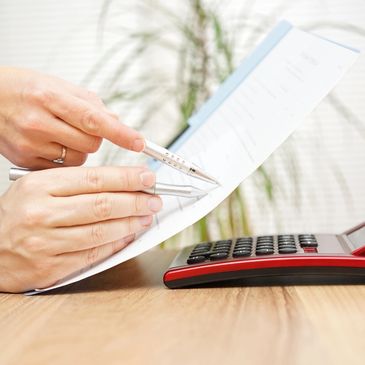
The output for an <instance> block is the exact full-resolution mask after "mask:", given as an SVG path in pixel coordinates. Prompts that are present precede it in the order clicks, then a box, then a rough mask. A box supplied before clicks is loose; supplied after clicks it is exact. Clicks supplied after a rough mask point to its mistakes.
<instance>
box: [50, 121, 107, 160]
mask: <svg viewBox="0 0 365 365" xmlns="http://www.w3.org/2000/svg"><path fill="white" fill-rule="evenodd" d="M50 122H51V123H50V126H51V127H50V128H48V129H47V131H45V136H46V138H47V139H48V140H49V141H51V142H57V143H59V144H60V145H62V146H65V147H69V148H72V149H73V150H75V151H80V152H83V153H92V152H96V151H97V150H98V149H99V147H100V144H101V142H102V139H101V138H100V137H96V136H90V135H88V134H86V133H84V132H82V131H80V130H79V129H77V128H75V127H73V126H72V125H70V124H68V123H66V122H64V121H63V120H61V119H58V118H51V120H50Z"/></svg>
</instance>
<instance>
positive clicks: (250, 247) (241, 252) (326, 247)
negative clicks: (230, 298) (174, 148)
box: [164, 222, 365, 288]
mask: <svg viewBox="0 0 365 365" xmlns="http://www.w3.org/2000/svg"><path fill="white" fill-rule="evenodd" d="M164 283H165V285H166V286H167V287H168V288H182V287H194V286H212V285H215V286H227V285H243V286H245V285H247V286H249V285H293V284H295V285H298V284H365V222H364V223H361V224H360V225H358V226H356V227H354V228H351V229H349V230H347V231H346V232H344V233H342V234H338V235H335V234H313V233H300V234H280V235H264V236H254V237H236V238H232V239H227V240H219V241H213V242H201V243H198V244H195V245H193V246H189V247H185V248H184V249H182V250H181V251H180V253H179V254H178V255H177V256H176V257H175V259H174V261H173V262H172V264H171V265H170V267H169V269H168V270H167V271H166V272H165V274H164Z"/></svg>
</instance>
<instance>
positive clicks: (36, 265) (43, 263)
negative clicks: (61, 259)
mask: <svg viewBox="0 0 365 365" xmlns="http://www.w3.org/2000/svg"><path fill="white" fill-rule="evenodd" d="M32 266H33V273H34V274H35V275H36V276H37V277H38V278H40V280H41V283H42V284H43V285H44V286H47V283H48V280H49V279H48V278H49V277H50V276H51V275H52V273H53V270H54V264H53V262H52V260H51V259H50V258H47V257H42V259H41V260H40V259H38V260H35V261H33V263H32Z"/></svg>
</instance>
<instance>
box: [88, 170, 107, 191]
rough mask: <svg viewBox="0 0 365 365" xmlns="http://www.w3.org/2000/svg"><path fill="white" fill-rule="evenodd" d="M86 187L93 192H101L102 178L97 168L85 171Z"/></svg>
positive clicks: (102, 186)
mask: <svg viewBox="0 0 365 365" xmlns="http://www.w3.org/2000/svg"><path fill="white" fill-rule="evenodd" d="M85 180H86V185H87V186H89V187H90V188H91V189H93V190H95V191H102V190H103V188H104V177H103V175H102V174H101V173H100V172H99V171H98V169H97V168H88V169H86V177H85Z"/></svg>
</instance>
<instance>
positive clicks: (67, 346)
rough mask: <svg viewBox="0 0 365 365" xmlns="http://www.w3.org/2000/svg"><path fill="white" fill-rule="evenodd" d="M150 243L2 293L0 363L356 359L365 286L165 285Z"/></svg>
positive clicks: (160, 256) (364, 350)
mask: <svg viewBox="0 0 365 365" xmlns="http://www.w3.org/2000/svg"><path fill="white" fill-rule="evenodd" d="M174 254H175V253H174V252H169V251H151V252H148V253H146V254H144V255H142V256H140V257H139V258H137V259H134V260H131V261H129V262H126V263H124V264H122V265H119V266H118V267H116V268H113V269H111V270H109V271H107V272H104V273H101V274H99V275H97V276H95V277H92V278H89V279H86V280H84V281H81V282H79V283H76V284H74V285H71V286H69V287H67V288H63V289H59V290H57V291H54V292H53V293H52V294H46V295H39V296H34V297H25V296H23V295H13V294H1V295H0V364H1V365H13V364H14V365H15V364H16V365H20V364H21V365H27V364H32V365H33V364H34V365H39V364H42V365H43V364H53V365H58V364H73V363H77V364H80V365H82V364H128V365H129V364H131V365H134V364H159V365H163V364H166V365H169V364H174V365H179V364H189V365H194V364H199V365H200V364H255V365H256V364H272V365H276V364H277V365H286V364H288V365H289V364H290V365H293V364H303V365H304V364H305V365H308V364H311V365H312V364H322V365H323V364H331V365H336V364H341V365H342V364H363V363H364V358H365V314H364V312H365V286H290V287H250V288H234V287H230V288H206V289H182V290H169V289H166V288H165V287H164V286H163V284H162V282H161V278H162V274H163V272H164V270H165V269H166V268H167V267H168V265H169V263H170V262H171V260H172V258H173V256H174Z"/></svg>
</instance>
